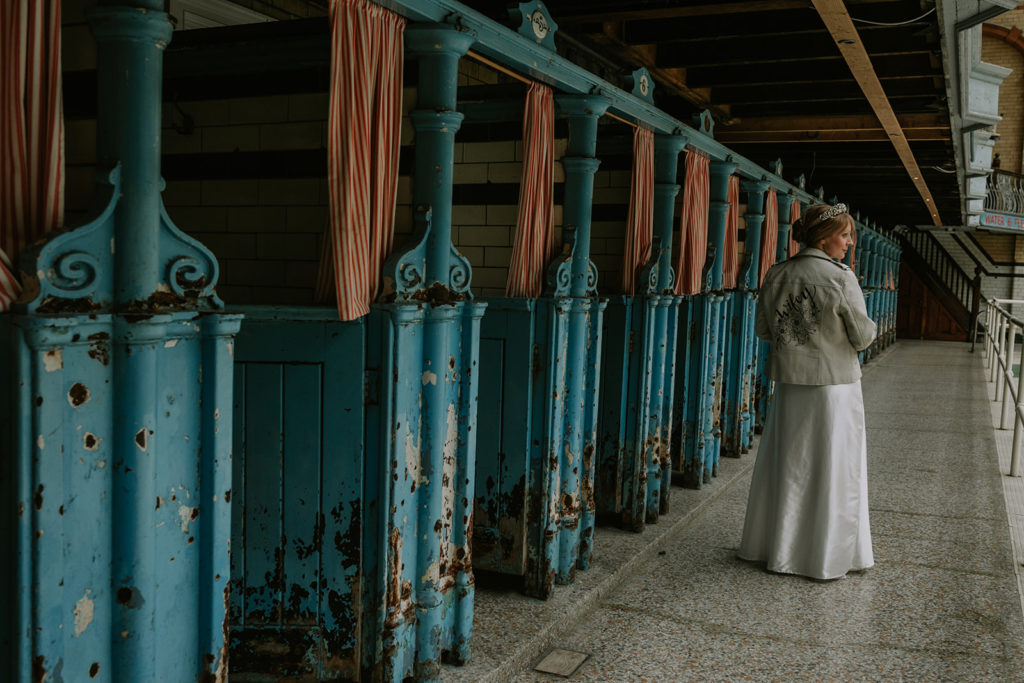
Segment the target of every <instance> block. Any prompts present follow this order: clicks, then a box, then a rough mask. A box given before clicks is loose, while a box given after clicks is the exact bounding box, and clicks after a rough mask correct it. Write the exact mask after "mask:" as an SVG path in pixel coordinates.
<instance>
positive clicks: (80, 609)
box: [75, 588, 95, 638]
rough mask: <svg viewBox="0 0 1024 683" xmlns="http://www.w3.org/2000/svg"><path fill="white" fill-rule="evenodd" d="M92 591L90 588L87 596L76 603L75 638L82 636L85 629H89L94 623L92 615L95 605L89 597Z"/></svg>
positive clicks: (86, 592) (87, 590) (86, 593)
mask: <svg viewBox="0 0 1024 683" xmlns="http://www.w3.org/2000/svg"><path fill="white" fill-rule="evenodd" d="M91 592H92V591H91V590H89V589H88V588H87V589H86V590H85V595H83V596H82V597H81V598H79V599H78V602H76V603H75V637H76V638H77V637H78V636H80V635H82V633H83V632H84V631H85V629H87V628H89V624H91V623H92V614H93V608H94V607H95V603H93V601H92V599H91V598H90V597H89V593H91Z"/></svg>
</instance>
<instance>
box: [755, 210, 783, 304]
mask: <svg viewBox="0 0 1024 683" xmlns="http://www.w3.org/2000/svg"><path fill="white" fill-rule="evenodd" d="M778 241H779V198H778V195H776V194H775V190H768V194H767V195H765V198H764V224H763V225H762V227H761V263H760V268H759V270H758V274H757V286H758V287H760V286H761V283H762V282H764V276H765V275H767V274H768V269H769V268H771V267H772V265H773V264H774V263H775V251H776V249H778V244H777V243H778Z"/></svg>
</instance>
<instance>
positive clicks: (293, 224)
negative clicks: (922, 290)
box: [64, 0, 742, 305]
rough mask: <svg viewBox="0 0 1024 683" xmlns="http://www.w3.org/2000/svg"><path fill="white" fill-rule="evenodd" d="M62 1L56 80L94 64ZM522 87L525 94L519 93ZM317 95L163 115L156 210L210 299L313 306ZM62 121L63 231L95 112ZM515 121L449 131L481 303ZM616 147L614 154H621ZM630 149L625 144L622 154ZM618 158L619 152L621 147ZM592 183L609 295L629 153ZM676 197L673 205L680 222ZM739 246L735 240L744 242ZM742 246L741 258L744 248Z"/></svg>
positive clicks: (491, 75)
mask: <svg viewBox="0 0 1024 683" xmlns="http://www.w3.org/2000/svg"><path fill="white" fill-rule="evenodd" d="M91 4H94V0H67V1H66V2H65V6H64V7H65V11H64V22H65V33H64V38H65V42H64V50H65V56H66V60H65V71H66V73H67V74H70V75H71V76H72V77H73V76H75V74H78V75H81V74H82V73H85V72H87V70H89V69H92V68H94V66H95V50H94V48H93V46H92V39H91V37H90V36H89V34H88V29H87V27H86V25H85V23H84V15H83V13H82V11H81V8H82V7H85V6H88V5H91ZM414 81H415V69H407V76H406V84H407V86H406V87H405V89H404V91H403V108H404V114H405V115H404V118H403V122H402V133H401V144H402V152H401V161H400V168H401V173H400V178H399V184H398V196H397V204H398V206H397V212H396V220H395V236H394V243H395V246H396V248H398V247H401V246H402V245H403V244H404V243H405V242H406V241H407V240H408V239H409V238H410V236H411V232H412V227H413V218H412V217H413V213H414V211H413V206H412V178H411V177H410V173H411V170H412V167H413V153H414V148H413V142H414V140H413V138H414V130H413V128H412V126H411V124H410V122H409V118H408V112H409V111H410V110H411V109H413V108H414V107H415V100H416V91H415V87H414V85H413V83H414ZM459 84H460V86H462V87H467V88H469V87H473V86H503V87H507V88H512V89H513V90H514V89H515V87H516V86H517V85H519V84H517V83H516V82H514V81H512V80H511V79H509V78H508V77H507V76H505V75H502V74H499V73H498V72H496V71H494V70H492V69H490V68H489V67H487V66H485V65H483V64H479V63H477V62H475V61H472V60H470V59H464V60H462V62H461V63H460V70H459ZM525 91H526V86H525V85H522V86H521V88H520V91H519V92H521V94H523V95H525ZM327 106H328V99H327V94H326V93H325V92H291V93H288V94H281V95H269V96H247V97H225V98H222V99H196V98H189V97H188V96H187V93H186V96H183V97H180V98H178V100H177V101H175V102H166V103H165V104H164V107H163V122H162V135H163V151H164V159H163V173H164V176H165V178H166V180H167V189H166V191H165V193H164V202H165V205H166V207H167V211H168V214H169V215H170V217H171V219H172V220H173V221H174V222H175V224H176V225H178V227H180V228H181V229H182V230H184V231H185V232H187V233H188V234H190V235H192V236H194V237H196V238H197V239H199V240H200V241H201V242H203V243H204V244H205V245H206V246H208V247H209V248H210V249H212V250H213V252H214V253H215V254H216V256H217V258H218V260H219V262H220V266H221V278H220V284H219V286H218V291H219V293H220V295H221V296H222V298H223V299H224V300H225V301H226V302H228V303H229V304H254V303H259V304H291V305H304V304H311V303H312V301H313V285H314V280H315V275H316V271H317V265H318V260H319V255H320V248H321V244H322V240H323V235H324V233H325V230H326V228H327V223H328V209H327V185H326V178H325V176H326V117H327ZM70 109H71V110H72V111H73V112H76V111H77V113H74V114H73V115H72V116H69V119H68V126H67V145H68V176H67V177H68V182H67V189H66V192H67V203H68V215H69V223H70V224H75V223H77V222H81V220H82V218H83V217H84V215H85V213H86V211H87V209H88V208H89V206H90V203H91V200H92V195H93V185H92V178H93V171H94V166H95V156H96V150H95V120H94V116H95V114H94V110H92V111H88V110H83V109H81V108H77V109H76V107H71V108H70ZM521 131H522V122H521V120H513V121H503V122H487V121H476V120H473V119H471V118H468V119H467V120H465V121H464V122H463V125H462V127H461V128H460V131H459V133H458V134H457V135H456V145H455V168H454V179H455V187H454V192H453V199H454V206H453V212H452V241H453V243H454V244H455V246H456V248H458V249H459V250H460V251H461V252H462V253H463V254H464V255H465V256H466V257H467V258H468V259H469V260H470V263H471V265H472V267H473V279H472V283H473V291H474V294H475V295H476V296H480V297H494V296H503V295H504V291H505V282H506V280H507V276H508V265H509V260H510V258H511V250H512V244H513V239H514V231H515V222H516V214H517V202H518V192H519V180H520V173H521V169H522V145H521V143H520V142H519V139H520V137H521ZM631 132H632V131H631V129H630V128H629V127H628V126H625V125H623V124H621V123H617V122H614V121H611V120H609V119H605V120H603V121H602V122H601V125H600V131H599V139H600V140H605V139H622V140H625V139H628V138H631ZM566 136H567V125H566V124H565V122H564V121H560V122H558V123H557V124H556V141H555V156H556V159H557V160H560V159H561V157H562V156H563V155H564V153H565V147H566ZM619 146H621V145H619ZM627 147H628V146H627ZM616 149H617V148H616ZM599 156H601V157H602V158H601V162H602V163H601V167H600V169H599V171H598V172H597V174H596V176H595V195H594V207H593V228H592V242H591V257H592V259H593V260H594V262H595V264H596V266H597V268H598V272H599V282H598V287H599V291H600V292H601V293H603V294H610V293H617V292H618V291H619V282H620V279H621V265H622V253H623V235H624V232H625V223H626V216H627V212H628V203H629V185H630V176H631V155H630V153H629V151H628V148H624V151H618V152H615V153H612V154H599ZM563 194H564V174H563V170H562V166H561V163H560V161H557V162H556V167H555V198H556V206H555V209H554V222H555V232H556V243H557V244H560V243H561V223H562V206H561V198H562V195H563ZM681 199H682V193H680V196H679V197H678V198H677V202H676V216H675V218H674V224H675V225H676V226H677V225H678V220H679V209H680V204H681ZM740 240H741V241H742V234H741V237H740ZM741 251H742V250H741Z"/></svg>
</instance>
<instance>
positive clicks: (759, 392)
mask: <svg viewBox="0 0 1024 683" xmlns="http://www.w3.org/2000/svg"><path fill="white" fill-rule="evenodd" d="M776 199H777V200H778V207H779V219H778V220H779V232H778V238H777V243H776V247H775V262H776V263H782V262H783V261H785V260H786V258H788V256H787V249H788V248H789V234H790V231H791V230H792V227H793V225H792V223H790V215H791V214H790V210H791V208H792V206H793V202H794V201H795V199H796V198H795V197H794V196H793V195H791V194H778V195H777V197H776ZM770 353H771V344H769V343H768V342H766V341H763V340H761V339H758V340H757V371H756V374H755V377H756V381H755V387H754V400H755V402H756V403H757V410H756V414H755V421H754V431H755V432H757V433H760V431H761V430H762V429H763V428H764V421H765V420H766V419H767V417H768V404H769V402H770V400H771V381H770V380H769V379H768V376H767V374H766V373H767V369H768V354H770Z"/></svg>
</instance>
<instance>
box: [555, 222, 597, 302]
mask: <svg viewBox="0 0 1024 683" xmlns="http://www.w3.org/2000/svg"><path fill="white" fill-rule="evenodd" d="M576 244H577V242H576V226H575V225H567V226H565V227H564V228H563V229H562V253H561V254H559V255H558V256H556V257H555V258H554V259H553V260H552V261H551V263H549V264H548V267H547V272H546V274H545V276H544V280H545V287H544V293H545V295H547V296H553V297H558V296H571V295H572V264H573V262H574V261H575V260H576ZM586 284H587V292H586V294H587V296H596V295H597V266H595V265H594V262H593V261H591V260H590V259H589V258H588V259H587V283H586Z"/></svg>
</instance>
